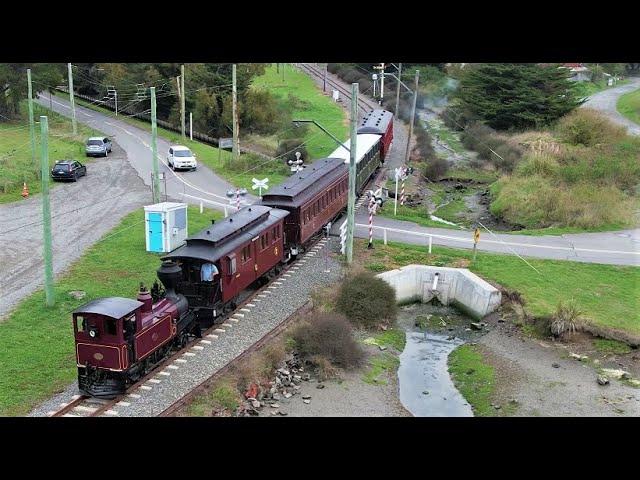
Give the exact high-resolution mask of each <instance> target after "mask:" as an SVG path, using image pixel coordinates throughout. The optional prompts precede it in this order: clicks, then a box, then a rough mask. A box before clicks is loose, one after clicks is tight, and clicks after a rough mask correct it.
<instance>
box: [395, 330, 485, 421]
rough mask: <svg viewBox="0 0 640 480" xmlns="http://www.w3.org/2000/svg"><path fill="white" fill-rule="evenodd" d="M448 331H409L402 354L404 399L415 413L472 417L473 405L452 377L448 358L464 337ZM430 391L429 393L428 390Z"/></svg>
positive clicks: (433, 415) (402, 394)
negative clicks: (459, 390)
mask: <svg viewBox="0 0 640 480" xmlns="http://www.w3.org/2000/svg"><path fill="white" fill-rule="evenodd" d="M447 338H448V337H447V336H446V335H439V334H433V333H427V332H407V344H406V346H405V348H404V351H403V352H402V354H401V355H400V368H399V369H398V379H399V383H400V401H401V402H402V405H404V407H405V408H406V409H407V410H409V411H410V412H411V413H412V414H413V416H415V417H472V416H473V412H472V410H471V406H470V405H469V404H468V403H467V402H466V400H465V399H464V398H463V397H462V395H461V394H460V392H458V390H457V389H456V387H455V386H454V385H453V382H452V381H451V378H450V377H449V372H448V371H447V358H448V357H449V353H451V351H452V350H453V349H455V348H456V347H457V346H458V345H462V344H463V343H464V341H463V340H461V339H459V338H455V339H452V340H447ZM425 392H427V393H425Z"/></svg>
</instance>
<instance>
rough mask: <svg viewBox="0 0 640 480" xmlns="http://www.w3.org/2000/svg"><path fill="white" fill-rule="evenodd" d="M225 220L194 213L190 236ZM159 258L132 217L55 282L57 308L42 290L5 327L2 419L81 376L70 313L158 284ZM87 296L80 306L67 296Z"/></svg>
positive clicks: (140, 215)
mask: <svg viewBox="0 0 640 480" xmlns="http://www.w3.org/2000/svg"><path fill="white" fill-rule="evenodd" d="M220 216H221V214H220V213H218V212H216V211H212V210H205V211H204V213H203V214H200V213H199V209H198V208H197V207H189V213H188V218H189V232H190V233H195V232H196V231H197V230H199V229H202V228H204V227H205V226H206V225H207V224H209V222H210V221H211V220H210V219H211V218H220ZM159 264H160V262H159V255H158V254H153V253H148V252H146V251H145V237H144V212H143V211H142V209H141V210H139V211H137V212H133V213H131V214H129V215H127V216H126V217H124V219H123V220H122V221H121V222H120V224H119V225H118V226H117V227H116V228H115V229H114V230H113V231H112V232H111V233H109V234H107V235H105V237H103V239H102V240H100V241H99V242H97V243H96V244H95V245H94V246H92V247H91V248H89V249H88V250H87V251H86V252H85V253H84V254H83V255H82V257H81V258H80V259H79V260H78V261H76V262H74V263H73V265H72V266H71V267H70V268H69V270H68V272H67V273H66V274H65V275H63V276H62V277H61V278H60V279H58V280H56V282H55V298H56V305H55V306H54V307H52V308H46V307H45V306H44V294H43V291H42V290H40V291H38V292H36V293H34V294H32V295H30V296H29V297H27V298H26V299H25V300H23V301H22V302H21V303H20V304H19V305H18V306H17V307H16V309H15V310H14V311H13V312H12V313H11V314H9V316H8V317H7V318H6V320H4V321H3V322H1V323H0V344H2V348H1V349H0V416H7V415H24V414H26V413H28V412H29V411H30V410H31V409H32V408H33V407H34V406H35V405H36V404H38V403H39V402H41V401H43V400H44V399H46V398H48V397H49V396H51V395H52V394H54V393H56V392H59V391H62V390H63V389H64V388H65V387H66V386H67V385H68V384H69V383H71V382H73V381H74V380H75V378H76V375H77V370H76V366H75V358H74V341H73V327H72V325H71V315H70V312H71V311H73V310H74V309H75V308H77V307H78V306H80V305H82V304H84V303H86V302H88V301H90V300H92V299H94V298H98V297H106V296H122V297H128V298H132V297H135V295H136V293H137V290H138V286H139V283H140V282H144V283H145V284H146V285H147V286H148V287H150V286H151V285H152V284H153V281H154V280H155V279H156V274H155V271H156V269H157V268H158V266H159ZM73 290H83V291H85V292H86V293H87V295H86V297H85V298H83V299H82V300H76V299H75V298H73V297H72V296H70V295H69V293H68V292H70V291H73Z"/></svg>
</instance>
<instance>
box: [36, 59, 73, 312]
mask: <svg viewBox="0 0 640 480" xmlns="http://www.w3.org/2000/svg"><path fill="white" fill-rule="evenodd" d="M69 65H71V64H69ZM40 135H41V141H40V143H41V144H42V155H41V156H40V168H41V175H42V234H43V237H44V249H43V257H44V293H45V301H46V305H47V307H53V306H54V305H55V303H56V301H55V298H54V294H53V253H52V250H53V247H52V241H51V205H50V204H49V120H48V118H47V117H45V116H41V117H40Z"/></svg>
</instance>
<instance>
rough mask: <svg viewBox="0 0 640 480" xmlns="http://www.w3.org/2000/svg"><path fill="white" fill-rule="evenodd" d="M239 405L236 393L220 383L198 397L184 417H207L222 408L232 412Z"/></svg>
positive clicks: (228, 386)
mask: <svg viewBox="0 0 640 480" xmlns="http://www.w3.org/2000/svg"><path fill="white" fill-rule="evenodd" d="M239 405H240V401H239V400H238V391H237V390H236V389H235V388H233V387H232V386H231V385H230V384H228V383H222V384H221V385H218V386H217V387H216V388H214V389H212V390H209V391H208V392H207V393H206V394H204V395H198V396H197V397H196V398H195V399H194V400H193V401H192V402H191V403H190V404H189V406H188V407H187V408H186V411H185V414H184V416H187V417H209V416H211V413H212V411H214V410H218V409H223V408H224V409H226V410H227V411H228V412H234V411H235V410H236V409H237V408H238V406H239Z"/></svg>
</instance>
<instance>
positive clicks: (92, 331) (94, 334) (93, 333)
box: [89, 328, 98, 338]
mask: <svg viewBox="0 0 640 480" xmlns="http://www.w3.org/2000/svg"><path fill="white" fill-rule="evenodd" d="M89 336H90V337H91V338H96V337H97V336H98V330H96V329H95V328H91V329H89Z"/></svg>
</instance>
